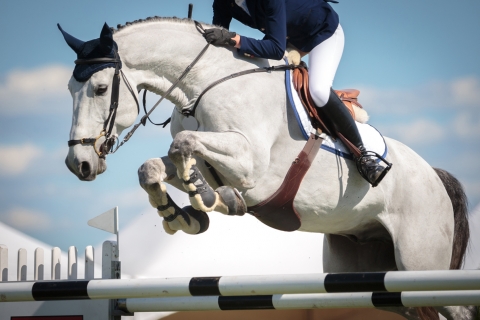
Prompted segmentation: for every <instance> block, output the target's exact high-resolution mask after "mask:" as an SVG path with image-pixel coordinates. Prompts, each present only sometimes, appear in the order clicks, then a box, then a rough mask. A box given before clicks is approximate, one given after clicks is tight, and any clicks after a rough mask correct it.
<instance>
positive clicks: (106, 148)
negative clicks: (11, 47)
mask: <svg viewBox="0 0 480 320" xmlns="http://www.w3.org/2000/svg"><path fill="white" fill-rule="evenodd" d="M194 23H195V27H196V28H197V30H198V32H200V33H202V34H203V33H204V32H205V30H204V29H203V26H202V25H201V24H200V23H199V22H197V21H194ZM209 46H210V43H207V44H206V45H205V47H204V48H203V49H202V51H200V53H199V54H198V55H197V56H196V57H195V59H194V60H193V61H192V63H190V65H188V67H187V68H186V69H185V70H184V71H183V73H182V74H181V75H180V77H178V78H177V80H175V82H174V83H173V84H172V85H171V86H170V88H169V89H168V90H167V91H166V92H165V94H164V95H163V96H162V97H161V98H160V99H159V100H158V101H157V103H155V105H154V106H153V107H152V108H151V109H150V111H148V112H146V109H145V106H144V109H145V112H146V114H145V115H144V116H143V117H142V119H140V121H139V122H138V123H137V124H136V125H134V126H133V128H132V129H131V130H130V131H129V132H128V133H127V134H126V135H125V137H124V138H123V140H122V142H120V143H118V140H117V135H112V131H113V127H114V125H115V118H116V115H117V109H118V105H119V103H118V97H119V92H120V74H121V75H122V78H123V81H124V82H125V84H126V85H127V87H128V89H129V91H130V92H131V93H132V95H133V98H134V99H135V102H136V103H137V110H138V112H140V106H139V103H138V99H137V97H136V95H135V93H134V91H133V89H132V87H131V85H130V83H129V82H128V80H127V78H126V77H125V74H124V73H123V71H122V70H121V67H120V62H121V60H120V57H119V55H118V52H117V51H116V50H115V49H114V53H115V58H94V59H77V60H75V64H95V63H105V62H113V63H115V73H114V75H113V81H112V95H111V99H110V110H109V114H108V117H107V119H106V120H105V122H104V124H103V129H102V131H101V132H100V134H99V135H98V136H97V137H95V138H81V139H77V140H69V141H68V146H69V147H72V146H75V145H77V144H81V145H86V144H93V148H94V150H95V152H96V153H97V155H98V157H99V158H105V157H106V156H107V155H108V154H111V153H115V152H116V151H117V150H118V149H119V148H120V147H121V146H123V145H124V144H125V143H126V142H127V141H128V140H130V138H131V137H132V135H133V134H134V133H135V131H136V130H137V129H138V127H139V126H140V125H144V126H145V125H146V122H147V119H148V120H150V118H149V117H150V115H151V114H152V112H153V111H154V110H155V108H156V107H157V106H158V105H159V104H160V103H161V102H162V101H163V99H165V97H167V96H168V95H169V94H170V93H171V92H172V91H173V90H174V89H175V88H176V87H177V86H178V84H179V83H180V81H182V80H183V79H184V78H185V76H186V75H187V74H188V73H189V72H190V70H191V69H192V68H193V67H194V66H195V64H196V63H197V62H198V61H199V60H200V58H202V56H203V55H204V54H205V52H206V51H207V49H208V47H209ZM296 67H297V66H294V65H279V66H272V67H264V68H255V69H249V70H245V71H241V72H237V73H233V74H231V75H229V76H226V77H224V78H221V79H219V80H217V81H214V82H213V83H211V84H210V85H209V86H208V87H207V88H205V89H204V90H203V91H202V93H201V94H200V95H199V96H198V98H197V100H196V101H195V104H194V105H193V107H192V108H188V109H184V110H182V111H181V113H182V114H183V115H184V116H186V117H187V118H188V117H193V118H194V117H195V111H196V109H197V107H198V104H199V103H200V99H201V98H202V97H203V95H204V94H205V93H207V92H208V91H209V90H210V89H212V88H213V87H215V86H217V85H219V84H221V83H223V82H225V81H227V80H230V79H233V78H236V77H240V76H243V75H247V74H252V73H259V72H268V73H270V72H272V71H285V70H291V69H295V68H296ZM144 103H145V102H144ZM150 121H151V120H150ZM169 121H170V119H168V120H167V121H165V122H164V123H162V124H164V127H165V125H166V124H168V122H169ZM101 137H105V141H104V142H103V143H102V144H101V145H100V148H98V149H97V146H96V143H97V141H98V140H99V139H100V138H101ZM115 142H117V146H116V147H115Z"/></svg>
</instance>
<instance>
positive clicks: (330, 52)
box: [308, 25, 387, 187]
mask: <svg viewBox="0 0 480 320" xmlns="http://www.w3.org/2000/svg"><path fill="white" fill-rule="evenodd" d="M344 43H345V37H344V34H343V29H342V27H341V26H340V25H338V28H337V30H336V31H335V33H334V34H333V35H332V36H331V37H330V38H328V39H327V40H325V41H324V42H322V43H320V44H319V45H317V46H316V47H315V48H313V50H312V51H311V52H310V54H309V60H308V64H309V81H310V94H311V95H312V99H313V101H314V102H315V104H316V105H317V106H318V107H320V108H321V109H322V110H323V112H324V113H325V114H326V115H327V116H328V117H329V119H330V121H331V122H332V123H333V125H334V126H335V129H336V130H337V131H338V132H340V133H342V134H343V135H344V136H345V138H347V139H348V140H349V141H350V142H352V143H353V144H354V145H355V146H356V147H357V148H358V149H359V150H360V151H361V152H362V154H363V155H365V154H366V153H367V150H366V149H365V147H364V146H363V142H362V138H361V136H360V134H359V132H358V129H357V126H356V124H355V121H354V119H353V118H352V117H351V115H350V113H349V112H348V110H347V108H346V107H345V106H344V104H343V102H342V101H341V100H340V98H339V97H338V96H337V95H336V94H335V92H334V91H333V90H332V84H333V79H334V77H335V73H336V72H337V68H338V65H339V63H340V59H341V58H342V53H343V47H344ZM358 164H359V165H358V169H359V171H360V173H361V174H362V176H363V177H364V178H365V179H366V180H367V181H368V182H370V183H371V184H372V186H374V187H375V186H377V185H378V183H379V182H380V181H381V180H382V179H383V177H384V176H385V174H386V173H387V170H386V169H385V168H384V167H383V166H381V165H380V164H378V163H377V162H376V161H375V159H374V158H372V157H368V156H365V157H361V159H360V161H359V162H358Z"/></svg>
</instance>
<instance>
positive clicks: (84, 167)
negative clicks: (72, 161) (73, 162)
mask: <svg viewBox="0 0 480 320" xmlns="http://www.w3.org/2000/svg"><path fill="white" fill-rule="evenodd" d="M78 171H79V172H80V174H81V175H82V178H84V179H85V178H87V177H88V176H90V172H91V170H90V164H89V163H88V162H87V161H83V162H81V163H80V165H79V166H78Z"/></svg>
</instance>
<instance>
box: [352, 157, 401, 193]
mask: <svg viewBox="0 0 480 320" xmlns="http://www.w3.org/2000/svg"><path fill="white" fill-rule="evenodd" d="M373 157H376V158H377V159H379V160H381V161H383V163H385V165H386V166H385V167H382V168H384V169H383V171H382V173H381V174H380V176H378V178H377V180H376V181H371V180H370V178H369V177H368V176H367V174H366V172H363V170H362V164H364V163H366V162H367V161H368V160H371V161H375V160H373V159H372V158H373ZM375 162H377V161H375ZM355 164H356V165H357V170H358V172H359V173H360V175H361V176H362V177H363V178H364V179H365V180H367V182H368V183H370V184H371V185H372V188H375V187H376V186H378V184H379V183H380V182H381V181H382V180H383V178H384V177H385V176H386V175H387V173H388V171H390V169H391V168H392V165H393V164H392V163H390V162H388V161H387V160H385V158H384V157H382V156H381V155H379V154H378V153H376V152H373V151H364V152H362V154H361V155H360V157H358V158H357V159H356V160H355Z"/></svg>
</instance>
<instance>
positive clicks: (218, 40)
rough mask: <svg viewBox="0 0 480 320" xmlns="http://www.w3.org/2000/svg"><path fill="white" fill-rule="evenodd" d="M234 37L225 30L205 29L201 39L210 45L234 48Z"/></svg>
mask: <svg viewBox="0 0 480 320" xmlns="http://www.w3.org/2000/svg"><path fill="white" fill-rule="evenodd" d="M236 35H237V34H236V33H235V32H230V31H228V30H226V29H221V28H211V29H205V33H204V34H203V37H204V38H205V39H206V40H207V42H208V43H211V44H215V45H230V46H235V45H236V44H237V43H236V41H235V40H233V39H232V38H233V37H235V36H236Z"/></svg>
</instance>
